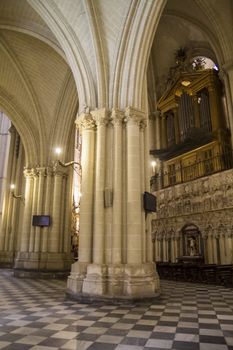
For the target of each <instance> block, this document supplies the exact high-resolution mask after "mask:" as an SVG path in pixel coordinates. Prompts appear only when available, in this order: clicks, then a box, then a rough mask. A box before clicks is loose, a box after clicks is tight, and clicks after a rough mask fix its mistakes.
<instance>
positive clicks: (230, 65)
mask: <svg viewBox="0 0 233 350" xmlns="http://www.w3.org/2000/svg"><path fill="white" fill-rule="evenodd" d="M222 68H223V70H224V71H225V72H226V73H228V72H229V71H232V70H233V60H228V61H227V62H225V63H224V64H223V65H222Z"/></svg>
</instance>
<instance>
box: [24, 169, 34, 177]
mask: <svg viewBox="0 0 233 350" xmlns="http://www.w3.org/2000/svg"><path fill="white" fill-rule="evenodd" d="M23 174H24V176H25V177H26V178H34V177H35V176H36V175H37V171H36V169H35V168H25V169H24V171H23Z"/></svg>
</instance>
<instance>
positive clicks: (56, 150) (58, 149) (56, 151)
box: [55, 147, 62, 155]
mask: <svg viewBox="0 0 233 350" xmlns="http://www.w3.org/2000/svg"><path fill="white" fill-rule="evenodd" d="M61 151H62V149H61V148H60V147H56V148H55V153H56V154H58V155H59V154H61Z"/></svg>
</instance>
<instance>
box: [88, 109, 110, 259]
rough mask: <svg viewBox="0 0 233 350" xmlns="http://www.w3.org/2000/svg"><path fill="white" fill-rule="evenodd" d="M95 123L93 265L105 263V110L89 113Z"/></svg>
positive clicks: (106, 118) (106, 119)
mask: <svg viewBox="0 0 233 350" xmlns="http://www.w3.org/2000/svg"><path fill="white" fill-rule="evenodd" d="M91 114H92V116H93V119H94V120H95V123H96V159H95V191H94V193H95V194H94V226H93V263H94V264H104V263H105V256H104V254H105V220H104V190H105V159H106V157H105V156H106V154H105V153H106V152H105V139H106V123H107V121H108V117H107V111H106V109H105V108H103V109H99V110H96V111H93V112H91Z"/></svg>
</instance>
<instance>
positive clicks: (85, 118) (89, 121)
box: [75, 113, 96, 130]
mask: <svg viewBox="0 0 233 350" xmlns="http://www.w3.org/2000/svg"><path fill="white" fill-rule="evenodd" d="M75 124H76V126H77V128H78V129H81V130H82V129H84V130H93V129H95V127H96V123H95V120H94V119H93V116H92V115H91V114H90V113H82V114H80V115H79V116H78V118H77V119H76V121H75Z"/></svg>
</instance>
